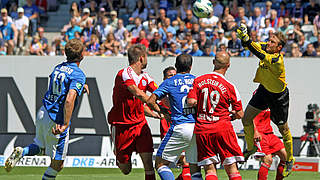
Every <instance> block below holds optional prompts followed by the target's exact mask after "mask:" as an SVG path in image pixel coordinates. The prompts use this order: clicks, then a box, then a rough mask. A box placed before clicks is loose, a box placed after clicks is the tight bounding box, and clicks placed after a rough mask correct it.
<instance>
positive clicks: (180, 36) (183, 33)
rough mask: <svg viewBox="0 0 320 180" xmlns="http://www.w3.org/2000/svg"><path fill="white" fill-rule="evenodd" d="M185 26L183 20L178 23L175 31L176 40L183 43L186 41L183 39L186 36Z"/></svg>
mask: <svg viewBox="0 0 320 180" xmlns="http://www.w3.org/2000/svg"><path fill="white" fill-rule="evenodd" d="M186 33H187V32H186V27H185V24H184V22H182V21H181V22H180V23H179V29H178V30H177V31H176V40H177V42H178V43H180V44H181V43H185V42H186V41H185V40H184V39H185V37H186Z"/></svg>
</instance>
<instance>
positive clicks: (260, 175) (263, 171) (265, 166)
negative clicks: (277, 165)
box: [258, 163, 270, 180]
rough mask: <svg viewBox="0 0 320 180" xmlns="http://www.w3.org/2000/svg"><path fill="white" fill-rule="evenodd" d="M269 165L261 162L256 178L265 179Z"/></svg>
mask: <svg viewBox="0 0 320 180" xmlns="http://www.w3.org/2000/svg"><path fill="white" fill-rule="evenodd" d="M269 168H270V165H268V164H266V163H262V164H261V167H260V169H259V172H258V180H267V179H268V172H269Z"/></svg>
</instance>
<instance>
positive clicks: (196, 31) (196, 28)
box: [191, 24, 200, 41]
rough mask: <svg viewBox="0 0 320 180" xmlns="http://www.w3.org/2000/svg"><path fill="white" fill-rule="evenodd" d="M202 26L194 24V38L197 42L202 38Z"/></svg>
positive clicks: (192, 30) (192, 31) (192, 32)
mask: <svg viewBox="0 0 320 180" xmlns="http://www.w3.org/2000/svg"><path fill="white" fill-rule="evenodd" d="M199 33H200V25H199V24H193V25H192V29H191V34H192V38H193V39H194V40H196V41H198V40H199V38H200V35H199Z"/></svg>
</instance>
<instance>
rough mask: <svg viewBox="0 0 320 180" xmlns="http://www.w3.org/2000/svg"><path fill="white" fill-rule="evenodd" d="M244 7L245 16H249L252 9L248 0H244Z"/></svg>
mask: <svg viewBox="0 0 320 180" xmlns="http://www.w3.org/2000/svg"><path fill="white" fill-rule="evenodd" d="M244 9H245V14H246V16H247V17H251V16H252V12H253V10H254V9H253V6H252V4H251V1H250V0H245V3H244Z"/></svg>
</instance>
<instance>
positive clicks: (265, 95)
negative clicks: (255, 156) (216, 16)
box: [237, 24, 295, 177]
mask: <svg viewBox="0 0 320 180" xmlns="http://www.w3.org/2000/svg"><path fill="white" fill-rule="evenodd" d="M237 36H238V38H240V39H241V40H242V45H243V46H244V47H246V48H248V49H249V50H250V51H251V52H252V53H253V54H254V55H255V56H257V57H258V58H259V59H260V62H259V67H258V69H257V72H256V76H255V78H254V80H253V81H254V82H256V83H260V85H259V87H258V89H257V92H256V93H255V94H254V95H253V96H252V98H251V100H250V101H249V104H248V105H247V108H246V110H245V113H244V117H243V119H242V124H243V126H244V133H245V139H246V142H247V151H246V153H244V154H245V157H248V156H249V155H250V154H252V153H254V152H255V151H256V148H254V145H253V144H254V140H253V136H254V127H253V119H254V117H256V116H257V115H258V114H259V113H260V112H261V111H262V110H265V109H268V108H270V115H271V120H272V121H273V122H274V123H275V124H276V125H277V126H278V128H279V131H280V133H281V135H282V137H283V141H284V146H285V149H286V152H287V161H286V165H285V169H284V171H283V175H284V176H285V177H286V176H288V175H289V174H290V172H291V171H292V168H293V164H294V162H295V159H294V157H293V147H292V136H291V133H290V130H289V126H288V122H287V120H288V110H289V90H288V88H287V83H286V75H285V67H284V61H283V55H282V53H281V50H282V48H283V47H284V46H285V45H286V41H287V40H286V38H285V36H284V35H283V34H282V33H281V32H276V33H274V34H273V35H272V36H271V37H270V38H269V41H268V42H267V43H265V42H253V41H252V40H250V37H249V35H248V33H247V27H246V26H245V25H244V24H241V26H240V27H239V28H238V29H237Z"/></svg>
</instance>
